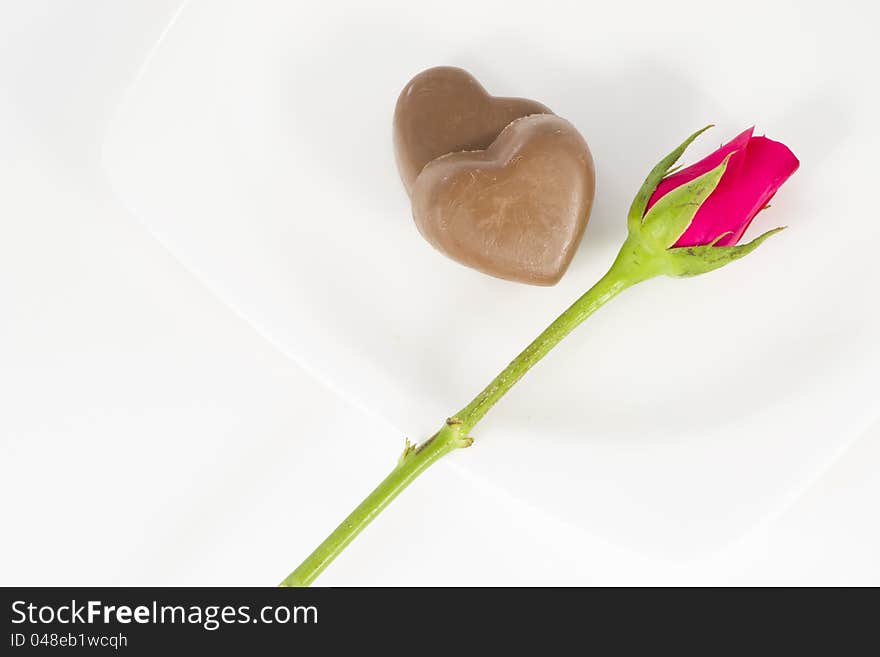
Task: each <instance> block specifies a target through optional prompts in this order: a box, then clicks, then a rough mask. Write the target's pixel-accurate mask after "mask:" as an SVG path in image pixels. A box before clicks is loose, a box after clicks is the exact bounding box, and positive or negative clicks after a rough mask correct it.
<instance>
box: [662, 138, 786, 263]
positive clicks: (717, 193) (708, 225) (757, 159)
mask: <svg viewBox="0 0 880 657" xmlns="http://www.w3.org/2000/svg"><path fill="white" fill-rule="evenodd" d="M753 132H754V128H749V129H748V130H746V131H744V132H743V133H741V134H740V135H738V136H737V137H736V138H734V139H733V140H732V141H730V142H728V143H727V144H725V145H724V146H722V147H721V148H719V149H718V150H716V151H715V152H714V153H712V154H711V155H708V156H706V157H704V158H703V159H702V160H700V161H699V162H697V163H696V164H692V165H691V166H689V167H687V168H686V169H681V170H680V171H677V172H675V173H672V174H670V175H668V176H666V177H665V178H664V179H663V180H662V181H660V184H659V185H658V186H657V189H655V190H654V193H653V194H652V195H651V198H650V200H649V201H648V205H647V208H646V210H650V209H651V208H652V207H653V206H654V204H655V203H657V201H659V200H660V199H661V198H662V197H664V196H666V194H668V193H669V192H671V191H672V190H673V189H676V188H677V187H681V186H682V185H684V184H686V183H689V182H691V181H692V180H694V179H695V178H697V177H699V176H701V175H703V174H705V173H708V172H709V171H711V170H712V169H714V168H715V167H717V166H719V165H720V164H721V163H722V162H723V161H724V159H725V158H726V157H728V156H729V158H730V159H729V160H728V161H727V168H726V169H725V170H724V175H723V176H722V177H721V180H720V181H719V182H718V185H717V186H716V187H715V190H714V191H713V192H712V193H711V194H710V195H709V197H708V198H707V199H706V200H705V201H704V202H703V204H702V205H701V206H700V208H699V210H697V213H696V215H694V218H693V219H692V220H691V223H690V225H689V226H688V227H687V229H686V230H685V231H684V233H683V234H682V235H681V237H679V238H678V240H677V241H676V242H675V244H674V245H673V246H676V247H680V246H703V245H707V244H714V245H715V246H731V245H733V244H736V243H738V242H739V240H740V239H742V236H743V233H745V232H746V229H747V228H748V227H749V224H751V223H752V219H754V218H755V216H756V215H757V214H758V213H759V212H760V211H761V210H762V209H764V208H765V207H766V206H767V203H768V202H769V201H770V199H771V198H773V195H774V194H775V193H776V191H777V190H778V189H779V188H780V187H781V186H782V184H783V183H784V182H785V181H786V180H788V178H789V176H791V174H793V173H794V172H795V171H796V170H797V168H798V166H799V164H800V163H799V162H798V160H797V158H796V157H795V156H794V153H792V152H791V150H789V148H788V147H787V146H786V145H785V144H782V143H780V142H778V141H773V140H771V139H767V138H766V137H755V136H753ZM719 238H720V239H719ZM715 240H717V241H715Z"/></svg>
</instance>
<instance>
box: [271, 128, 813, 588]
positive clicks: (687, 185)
mask: <svg viewBox="0 0 880 657" xmlns="http://www.w3.org/2000/svg"><path fill="white" fill-rule="evenodd" d="M704 130H706V128H704V129H703V130H700V131H699V132H696V133H694V134H693V135H691V136H690V137H689V138H688V139H687V140H685V142H684V143H683V144H682V145H681V146H679V147H678V148H676V149H675V150H674V151H672V153H670V154H669V155H667V156H666V157H665V158H664V159H663V160H661V161H660V163H659V164H657V166H655V167H654V168H653V169H652V170H651V172H650V173H649V174H648V177H647V179H646V180H645V183H644V184H643V185H642V187H641V189H639V191H638V193H637V194H636V197H635V199H634V200H633V202H632V206H631V207H630V210H629V214H628V215H627V227H628V235H627V238H626V240H625V241H624V243H623V246H622V247H621V249H620V252H619V253H618V254H617V258H616V259H615V260H614V263H613V264H612V265H611V268H610V269H609V270H608V272H607V273H606V274H605V275H604V276H603V277H602V278H601V279H599V280H598V281H597V282H596V284H595V285H593V286H592V287H591V288H590V289H589V290H587V291H586V292H585V293H584V294H583V295H582V296H581V297H580V298H579V299H577V300H576V301H575V302H574V303H573V304H572V305H571V306H569V307H568V308H567V309H566V310H565V311H563V312H562V314H561V315H559V317H557V318H556V319H555V320H553V322H551V323H550V325H549V326H548V327H547V328H546V329H544V331H543V332H542V333H541V334H540V335H539V336H538V337H537V338H535V339H534V340H533V341H532V342H531V344H529V345H528V346H527V347H526V348H525V349H523V350H522V352H520V354H519V355H518V356H517V357H516V358H514V359H513V360H512V361H511V362H510V364H509V365H508V366H507V367H506V368H504V370H503V371H502V372H501V373H500V374H499V375H498V376H496V377H495V378H494V379H493V380H492V381H490V382H489V385H487V386H486V387H485V388H483V390H482V391H481V392H480V393H479V394H478V395H477V396H476V397H474V399H473V400H471V402H470V403H469V404H468V405H467V406H465V407H464V408H462V409H461V410H460V411H459V412H458V413H456V414H455V415H453V416H451V417H450V418H449V419H447V420H446V422H444V423H443V425H442V426H441V427H440V429H439V430H438V431H437V433H435V434H434V435H433V436H431V437H430V438H428V439H427V440H425V441H424V442H422V443H417V444H415V443H411V442H410V441H409V439H407V440H406V443H405V447H404V450H403V454H401V455H400V458H399V459H398V461H397V465H396V466H395V468H394V469H393V470H392V471H391V473H390V474H389V475H388V476H387V477H386V478H385V479H384V480H383V481H382V482H381V483H380V484H379V485H378V486H377V487H376V488H375V489H374V490H373V492H372V493H370V494H369V495H368V496H367V497H366V499H365V500H364V501H363V502H361V504H360V505H359V506H358V507H357V508H355V510H354V511H352V512H351V513H350V514H349V516H348V517H347V518H346V519H345V520H343V521H342V523H341V524H340V525H339V526H338V527H337V528H336V529H335V530H334V531H333V532H332V533H331V534H330V535H329V536H328V537H327V538H326V539H325V540H324V542H323V543H321V544H320V545H319V546H318V547H317V548H316V549H315V551H314V552H312V553H311V554H310V555H309V556H308V557H306V559H305V561H303V562H302V563H301V564H300V565H299V567H297V568H296V570H294V571H293V572H292V573H290V575H288V576H287V578H285V580H284V581H283V582H282V586H308V585H309V584H310V583H311V582H312V581H314V579H315V577H317V576H318V575H319V574H320V573H321V571H322V570H324V568H326V567H327V565H328V564H329V563H330V562H331V561H333V559H335V558H336V556H337V555H338V554H339V553H340V552H341V551H342V550H344V549H345V547H346V546H347V545H348V544H349V543H350V542H351V541H352V540H353V539H354V537H355V536H357V535H358V533H360V531H361V530H362V529H363V528H364V527H366V526H367V525H368V524H369V523H370V522H371V521H372V520H373V518H375V517H376V516H377V515H378V514H379V512H380V511H381V510H382V509H384V508H385V507H386V506H387V505H388V504H390V503H391V501H392V500H393V499H394V498H395V497H397V495H398V494H399V493H400V492H401V491H402V490H403V489H405V488H406V487H407V486H408V485H409V484H410V483H411V482H412V481H413V480H414V479H415V478H416V477H418V476H419V475H420V474H421V473H422V472H424V471H425V470H426V469H427V468H428V467H429V466H430V465H431V464H432V463H434V462H435V461H437V460H438V459H440V458H442V457H443V456H445V455H446V454H449V453H450V452H452V451H454V450H456V449H458V448H462V447H469V446H470V445H472V444H473V442H474V439H473V438H472V437H471V436H470V431H471V429H473V428H474V426H475V425H476V424H477V423H478V422H479V421H480V420H481V419H482V418H483V416H484V415H485V414H486V413H487V412H488V411H489V409H490V408H492V406H494V405H495V403H496V402H498V401H499V400H500V399H501V398H502V397H503V396H504V395H505V394H506V393H507V391H508V390H510V389H511V388H512V387H513V386H514V385H515V384H516V382H517V381H519V380H520V379H521V378H522V377H523V376H524V375H525V374H526V372H528V371H529V370H530V369H531V368H532V367H533V366H534V365H535V364H536V363H538V361H540V360H541V359H542V358H543V357H544V356H545V355H547V353H548V352H549V351H550V350H551V349H552V348H553V347H554V346H556V345H557V344H558V343H559V342H560V340H562V339H563V338H564V337H565V336H566V335H568V334H569V333H571V331H573V330H574V329H575V328H576V327H577V326H578V325H580V324H581V323H582V322H583V321H584V320H585V319H587V317H589V316H590V315H592V314H593V313H594V312H595V311H596V310H598V309H599V308H600V307H601V306H603V305H605V304H606V303H608V301H610V300H611V299H613V298H614V297H615V296H617V295H618V294H620V293H621V292H622V291H623V290H625V289H627V288H628V287H630V286H632V285H635V284H636V283H639V282H641V281H645V280H648V279H649V278H653V277H654V276H659V275H662V274H665V275H669V276H693V275H696V274H702V273H705V272H708V271H712V270H713V269H718V268H719V267H723V266H724V265H726V264H727V263H729V262H732V261H733V260H737V259H739V258H742V257H743V256H745V255H747V254H749V253H751V252H752V251H754V250H755V249H756V248H757V247H758V245H759V244H761V243H762V242H763V241H764V240H766V239H767V238H768V237H769V236H770V235H773V234H774V233H777V232H779V231H780V230H782V229H781V228H776V229H774V230H770V231H767V232H766V233H764V234H763V235H761V236H759V237H758V238H756V239H754V240H752V241H751V242H749V243H747V244H741V245H740V244H737V243H738V242H739V240H740V238H742V235H743V233H744V232H745V231H746V229H747V228H748V227H749V224H750V223H751V221H752V219H754V218H755V215H757V214H758V213H759V212H760V211H761V210H762V209H764V207H766V205H767V202H768V201H769V200H770V198H771V197H772V196H773V195H774V194H775V193H776V190H778V189H779V187H780V186H781V185H782V183H784V182H785V181H786V179H788V177H789V176H790V175H791V174H792V173H794V171H795V169H797V167H798V161H797V159H796V158H795V156H794V155H793V154H792V153H791V151H790V150H788V148H786V147H785V146H784V145H783V144H780V143H778V142H774V141H771V140H769V139H766V138H765V137H753V136H752V130H751V129H749V130H746V131H745V132H744V133H742V134H741V135H739V137H737V138H736V139H734V140H733V141H731V142H730V143H729V144H725V145H724V146H722V147H721V148H719V149H718V150H717V151H715V152H714V153H712V154H711V155H709V156H708V157H706V158H704V159H702V160H700V161H699V162H697V163H696V164H694V165H692V166H690V167H688V168H686V169H682V170H680V171H678V172H677V173H673V172H672V171H671V170H670V167H672V165H673V164H675V161H676V160H677V159H678V158H679V157H681V154H682V153H684V150H685V148H687V147H688V145H689V144H690V143H691V142H692V141H693V140H694V139H696V138H697V136H698V135H699V134H700V133H702V132H703V131H704Z"/></svg>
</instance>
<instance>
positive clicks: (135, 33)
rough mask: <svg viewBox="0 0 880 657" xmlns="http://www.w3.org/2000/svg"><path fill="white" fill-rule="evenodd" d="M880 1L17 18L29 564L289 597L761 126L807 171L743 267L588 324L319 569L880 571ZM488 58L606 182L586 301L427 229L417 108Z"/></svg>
mask: <svg viewBox="0 0 880 657" xmlns="http://www.w3.org/2000/svg"><path fill="white" fill-rule="evenodd" d="M876 19H877V16H876V9H874V7H873V4H872V3H869V2H856V1H854V0H853V1H850V2H838V3H835V5H834V7H833V12H832V11H831V10H830V9H829V7H828V6H827V3H819V2H777V1H767V0H765V1H763V2H751V1H748V0H747V1H744V2H739V3H736V6H735V7H734V6H730V5H718V4H715V5H712V4H706V3H703V2H689V1H683V0H682V1H671V2H664V3H652V2H617V3H589V2H572V3H561V2H559V3H556V2H542V3H540V4H538V5H536V4H535V3H534V2H529V3H516V2H497V3H496V2H482V3H481V2H473V1H471V2H453V1H450V2H446V3H444V5H443V7H442V9H441V8H439V6H438V5H437V4H436V3H430V4H424V5H422V4H420V3H415V2H407V3H387V2H377V3H341V2H335V3H334V2H323V3H291V2H271V1H265V2H247V3H245V2H239V3H233V2H206V1H199V0H193V1H192V2H188V3H182V2H180V1H178V0H162V1H149V2H148V1H146V0H143V1H141V0H137V1H130V2H126V3H120V2H112V1H109V0H107V1H99V0H80V1H77V2H74V1H70V2H62V1H55V2H42V1H31V2H27V3H24V2H11V1H10V0H6V1H4V2H3V3H2V4H0V229H2V230H0V445H2V450H3V452H2V456H0V499H2V522H3V527H4V531H3V534H4V541H3V545H2V548H0V550H2V553H0V556H2V559H0V563H2V566H0V568H2V571H0V582H2V583H3V584H96V585H97V584H169V585H170V584H180V585H187V584H274V583H276V582H277V581H279V580H280V579H281V578H282V577H283V576H284V575H286V574H287V572H288V571H289V570H290V569H292V568H293V567H294V566H295V565H296V564H297V563H298V561H299V560H300V559H301V558H302V557H304V556H305V555H306V554H307V553H308V551H309V550H311V549H312V548H313V547H314V546H315V545H316V544H317V543H318V542H319V541H320V540H321V539H322V538H323V537H324V535H325V534H326V533H327V532H328V531H329V530H330V529H332V527H333V526H335V524H336V523H337V522H338V521H339V520H341V518H342V517H343V516H344V515H345V513H347V512H348V511H349V510H350V509H351V508H352V507H353V506H354V504H356V503H357V501H359V499H360V498H361V497H362V496H363V495H364V494H366V492H367V491H368V490H369V489H370V488H371V487H372V486H373V485H374V484H375V483H377V482H378V481H379V479H381V477H382V476H384V474H385V473H386V471H387V470H388V469H389V468H390V467H391V466H392V464H393V462H394V459H395V458H396V457H397V454H398V452H399V450H400V449H401V448H402V445H403V437H404V436H409V437H410V438H413V439H421V438H424V437H425V436H426V435H428V434H429V433H430V432H431V431H432V430H433V429H434V428H435V427H436V426H437V425H438V423H439V422H441V421H442V420H443V418H445V417H446V416H447V415H449V414H450V413H452V412H454V411H455V410H456V409H457V408H459V407H460V406H462V405H463V404H464V403H465V402H466V401H467V400H468V399H469V398H470V397H471V396H472V395H473V394H474V393H475V392H476V391H477V390H478V389H479V388H480V387H482V385H483V384H485V383H486V382H487V381H488V380H489V379H490V378H491V376H493V375H494V374H495V373H496V371H497V370H498V369H499V368H500V367H502V366H503V365H504V364H505V363H506V362H507V360H509V358H511V357H512V356H513V355H514V354H515V353H516V351H517V349H518V348H519V347H521V346H524V344H525V343H526V342H527V341H528V340H529V339H530V338H531V337H533V335H534V334H535V333H536V332H537V331H538V330H540V329H541V328H542V327H543V325H545V324H546V323H547V322H549V321H550V320H551V319H552V318H553V317H554V316H555V314H556V313H557V312H559V311H560V310H561V309H562V308H564V307H565V306H566V305H567V304H568V303H569V302H570V301H571V300H572V299H574V298H575V297H576V296H577V295H578V294H579V293H580V292H581V291H582V290H583V289H585V288H586V287H587V286H588V285H589V284H590V283H592V282H593V281H594V280H595V279H596V278H597V277H598V276H599V275H601V273H602V272H603V271H604V268H605V267H607V265H608V264H609V263H610V261H611V259H612V258H613V255H614V252H615V251H616V248H617V247H618V246H619V244H620V242H621V241H622V238H623V235H624V232H625V227H624V221H623V216H624V212H625V210H626V207H627V205H628V203H629V199H630V197H631V196H632V194H633V193H634V191H635V190H636V188H637V187H638V184H639V182H640V180H641V178H642V177H643V176H644V174H645V172H646V171H647V169H648V168H650V166H652V165H653V164H654V162H655V161H656V160H657V159H659V157H660V156H662V155H663V154H664V153H666V152H667V151H668V150H670V149H671V148H672V147H673V146H674V145H676V144H677V143H678V142H679V141H680V140H681V139H682V138H683V137H684V136H685V135H686V134H689V133H690V132H692V131H693V130H694V129H695V128H697V127H700V126H702V125H704V124H706V123H709V122H714V123H716V124H717V128H716V129H715V130H714V131H712V132H711V133H710V135H709V136H708V137H704V138H703V140H702V141H701V142H700V143H699V145H697V146H695V147H694V149H693V152H691V153H689V155H688V158H689V159H693V158H695V157H697V156H699V155H702V154H704V153H705V152H708V151H709V150H710V149H712V148H714V147H715V146H717V145H718V143H719V142H720V141H722V140H724V139H726V138H729V137H731V136H733V135H734V134H736V133H738V132H739V131H740V130H741V129H742V128H744V127H746V126H748V125H751V124H756V125H757V128H758V130H757V132H758V134H762V133H764V132H765V131H766V133H767V134H768V135H769V136H771V137H773V138H776V139H780V140H782V141H785V142H786V143H787V144H789V145H790V146H791V147H792V148H793V150H794V151H795V153H796V154H797V155H798V156H799V157H800V159H801V162H802V168H801V170H800V171H799V172H798V173H797V174H796V175H795V177H794V178H793V179H792V180H791V181H790V182H789V183H788V184H787V185H786V186H785V187H784V188H783V190H782V191H781V192H780V193H779V194H778V196H777V198H776V199H775V201H774V205H773V208H771V210H770V211H768V212H765V213H763V214H762V215H761V217H759V219H758V220H756V222H755V223H756V225H755V227H754V232H757V231H759V230H764V229H766V228H769V227H771V226H774V225H778V224H786V225H789V226H790V230H788V231H786V232H785V233H783V234H782V235H781V236H779V237H776V238H774V239H773V240H771V241H770V242H768V243H767V244H766V245H765V246H764V247H762V248H761V249H760V250H759V251H758V252H756V253H755V254H754V255H752V256H750V257H749V258H748V259H746V260H745V261H743V262H740V263H737V264H734V265H732V266H730V267H728V268H726V269H725V270H723V271H719V272H717V273H714V274H711V275H708V276H705V277H702V278H700V279H695V280H689V281H674V280H658V281H652V282H650V283H647V284H645V285H642V286H640V287H637V288H635V289H633V290H631V291H628V292H627V293H626V294H625V295H624V296H623V297H621V298H620V299H617V300H615V301H614V303H613V304H612V305H611V306H609V307H608V308H606V309H603V310H602V311H601V312H600V313H599V314H598V315H597V316H596V317H594V318H592V319H591V320H590V321H589V323H588V324H587V325H585V326H583V327H582V328H581V329H580V330H579V331H578V332H577V333H576V334H574V335H573V336H572V337H571V338H570V339H568V340H567V341H566V342H565V343H564V344H563V345H561V346H560V347H559V349H558V351H557V352H555V353H554V354H552V355H551V356H550V357H548V359H547V360H546V361H545V362H543V363H542V364H541V365H540V366H539V367H538V368H537V369H536V370H535V371H534V372H532V373H531V374H530V375H529V377H528V378H527V379H526V380H524V381H523V382H522V383H521V384H520V385H519V386H518V387H517V389H516V390H515V391H513V392H512V393H511V394H510V395H509V397H508V398H507V399H505V400H504V401H503V402H502V403H501V404H499V405H498V407H497V408H496V409H494V410H493V411H492V413H491V414H490V415H489V416H488V417H487V419H486V420H485V421H484V423H482V424H481V425H480V426H479V427H478V428H477V430H476V431H475V437H476V438H477V443H476V444H475V446H474V447H473V448H472V449H469V450H466V451H461V452H459V453H456V454H454V455H452V456H451V457H449V458H448V460H447V462H443V463H440V464H438V466H436V467H435V468H434V469H432V470H431V471H430V472H429V473H428V474H426V475H425V476H423V477H422V478H421V479H420V480H419V481H418V482H417V483H416V484H415V485H414V486H413V487H412V488H411V489H410V490H409V491H407V492H406V493H405V494H404V496H403V497H401V498H400V499H399V500H398V501H397V502H395V504H394V505H393V506H392V507H391V508H390V509H389V510H388V511H386V512H385V513H384V514H383V515H382V517H381V518H380V519H379V520H378V521H377V522H376V523H375V524H374V526H372V527H370V528H369V529H368V530H367V531H365V532H364V534H363V535H362V536H361V537H360V538H359V539H358V540H357V542H356V543H355V544H354V545H353V546H352V547H351V548H350V549H349V550H347V551H346V553H345V554H344V555H343V556H342V557H341V558H340V559H339V560H338V561H337V562H336V563H335V564H334V565H333V566H332V567H331V568H330V569H329V570H328V571H327V573H326V574H325V575H324V576H323V577H322V578H321V579H320V580H319V582H320V583H322V584H353V585H359V584H404V585H420V584H441V585H442V584H477V585H488V584H661V583H663V584H745V583H748V584H756V583H757V584H783V583H784V584H843V583H847V584H857V583H865V584H867V583H871V584H878V583H880V563H878V559H877V556H876V555H877V554H878V553H880V528H878V524H877V521H876V508H877V504H878V502H880V479H878V477H877V476H876V472H877V470H878V467H880V404H878V394H877V390H878V389H880V385H878V383H880V382H878V379H880V347H878V345H877V335H878V331H880V310H878V304H877V300H876V299H877V292H876V288H877V283H878V278H880V275H878V273H877V266H876V262H875V261H874V253H876V247H875V246H874V245H875V244H876V239H877V238H878V237H880V225H878V221H877V217H876V210H875V208H874V206H875V205H876V204H875V203H874V202H873V201H872V200H871V199H872V196H873V191H874V189H875V188H876V173H875V170H876V169H875V167H876V164H875V162H876V152H877V148H876V147H877V139H876V133H875V130H876V117H877V116H878V110H880V103H878V96H877V88H876V73H875V72H874V70H873V67H872V62H873V61H874V60H876V58H877V55H878V54H880V53H878V52H877V46H876V44H875V41H874V35H873V26H874V25H875V24H876ZM437 64H453V65H459V66H463V67H465V68H468V69H469V70H471V71H472V72H473V73H474V74H475V75H476V76H477V77H478V78H479V79H481V81H483V83H484V84H485V86H486V87H487V88H488V89H489V90H490V91H491V92H494V93H497V94H500V95H522V96H529V97H532V98H535V99H537V100H540V101H541V102H543V103H545V104H547V105H548V106H549V107H551V108H552V109H553V110H554V111H556V112H557V113H559V114H560V115H562V116H564V117H566V118H568V119H569V120H571V121H572V122H573V123H574V124H575V125H576V126H577V127H578V128H579V129H580V130H581V131H582V132H583V133H584V135H585V137H586V138H587V140H588V142H589V143H590V145H591V148H592V150H593V155H594V157H595V159H596V162H597V168H598V197H597V203H596V206H595V208H594V212H593V216H592V219H591V223H590V226H589V227H588V230H587V234H586V236H585V239H584V243H583V246H582V247H581V249H580V251H579V253H578V254H577V256H576V258H575V261H574V263H573V265H572V267H571V269H570V270H569V273H568V274H567V275H566V277H565V279H564V280H563V281H562V282H561V283H560V284H559V285H558V286H556V287H554V288H529V287H525V286H520V285H516V284H511V283H505V282H501V281H496V280H493V279H489V278H488V277H484V276H481V275H479V274H476V273H475V272H472V271H470V270H467V269H464V268H462V267H460V266H458V265H456V264H455V263H452V262H450V261H448V260H445V259H443V258H442V257H441V256H439V255H438V254H436V253H435V252H434V251H432V250H431V249H430V247H428V246H427V245H426V244H424V242H423V241H421V238H420V237H419V236H418V234H417V233H416V231H415V229H414V227H413V225H412V221H411V220H410V218H409V210H408V207H407V201H406V197H405V194H404V193H403V191H402V188H401V185H400V183H399V181H398V179H397V174H396V171H395V169H394V164H393V157H392V153H391V147H390V117H391V112H392V110H393V105H394V101H395V99H396V95H397V93H398V91H399V89H400V88H401V87H402V86H403V85H404V84H405V82H406V81H407V80H408V79H409V78H410V77H411V76H412V75H413V74H415V73H417V72H418V71H419V70H421V69H423V68H426V67H428V66H431V65H437Z"/></svg>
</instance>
